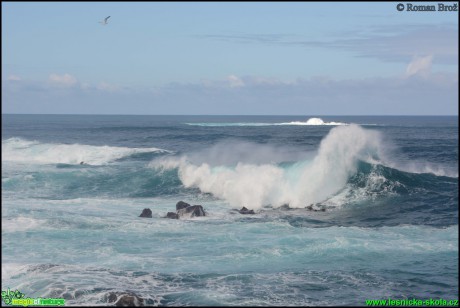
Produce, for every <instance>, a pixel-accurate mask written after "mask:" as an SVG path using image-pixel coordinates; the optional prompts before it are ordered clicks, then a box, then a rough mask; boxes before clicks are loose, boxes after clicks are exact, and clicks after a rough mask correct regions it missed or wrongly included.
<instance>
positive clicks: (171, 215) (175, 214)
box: [166, 212, 179, 219]
mask: <svg viewBox="0 0 460 308" xmlns="http://www.w3.org/2000/svg"><path fill="white" fill-rule="evenodd" d="M166 218H171V219H179V215H178V214H177V213H174V212H168V214H166Z"/></svg>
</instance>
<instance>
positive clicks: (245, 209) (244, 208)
mask: <svg viewBox="0 0 460 308" xmlns="http://www.w3.org/2000/svg"><path fill="white" fill-rule="evenodd" d="M238 212H240V214H244V215H246V214H255V213H254V211H253V210H248V209H247V208H246V207H244V206H243V207H242V208H241V210H239V211H238Z"/></svg>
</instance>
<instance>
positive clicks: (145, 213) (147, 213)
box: [139, 209, 152, 218]
mask: <svg viewBox="0 0 460 308" xmlns="http://www.w3.org/2000/svg"><path fill="white" fill-rule="evenodd" d="M139 217H146V218H152V210H150V209H144V210H143V211H142V213H141V214H140V215H139Z"/></svg>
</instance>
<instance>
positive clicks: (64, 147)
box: [1, 115, 459, 306]
mask: <svg viewBox="0 0 460 308" xmlns="http://www.w3.org/2000/svg"><path fill="white" fill-rule="evenodd" d="M458 135H459V134H458V116H413V117H411V116H320V117H318V116H134V115H132V116H128V115H126V116H122V115H120V116H118V115H2V205H1V208H2V291H5V290H7V289H10V290H19V291H20V292H22V293H23V294H25V297H30V298H63V299H65V304H66V305H69V306H70V305H100V306H105V305H114V304H116V303H118V304H121V301H122V300H126V301H129V300H130V299H129V297H131V300H133V298H134V299H135V300H134V303H135V304H137V305H159V306H331V305H349V306H354V305H358V306H364V305H366V300H372V299H376V300H377V299H389V298H391V299H398V300H402V299H420V300H428V299H445V300H456V299H458V292H459V289H458V261H459V260H458ZM178 201H184V202H187V203H190V204H192V205H201V206H202V207H203V209H204V211H205V213H206V216H204V217H188V216H183V217H180V218H179V219H170V218H165V216H166V214H167V213H168V212H175V211H176V208H175V206H176V203H177V202H178ZM242 207H246V208H247V209H248V210H253V211H254V214H241V213H240V212H239V210H240V209H241V208H242ZM145 208H149V209H151V211H152V217H151V218H144V217H139V215H140V214H141V212H142V211H143V209H145ZM2 304H3V305H5V303H2Z"/></svg>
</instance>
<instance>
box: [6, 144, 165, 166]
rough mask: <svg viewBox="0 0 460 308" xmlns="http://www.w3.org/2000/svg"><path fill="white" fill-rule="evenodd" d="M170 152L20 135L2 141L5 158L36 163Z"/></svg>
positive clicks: (88, 161)
mask: <svg viewBox="0 0 460 308" xmlns="http://www.w3.org/2000/svg"><path fill="white" fill-rule="evenodd" d="M162 152H169V151H167V150H163V149H158V148H128V147H112V146H93V145H84V144H54V143H41V142H38V141H30V140H25V139H21V138H9V139H7V140H2V161H11V162H21V163H33V164H58V163H61V164H80V163H81V162H84V163H85V164H89V165H104V164H107V163H110V162H113V161H115V160H117V159H121V158H123V157H127V156H130V155H133V154H137V153H162Z"/></svg>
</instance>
